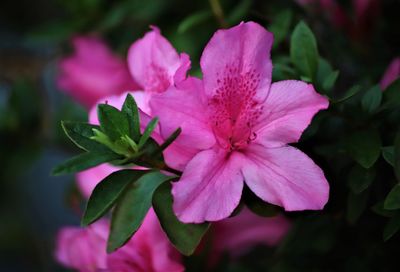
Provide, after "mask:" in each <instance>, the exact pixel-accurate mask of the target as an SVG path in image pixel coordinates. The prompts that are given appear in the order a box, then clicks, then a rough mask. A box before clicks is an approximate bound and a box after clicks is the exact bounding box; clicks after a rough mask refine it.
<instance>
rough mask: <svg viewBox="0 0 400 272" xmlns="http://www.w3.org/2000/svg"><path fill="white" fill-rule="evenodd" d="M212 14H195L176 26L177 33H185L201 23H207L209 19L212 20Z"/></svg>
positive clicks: (201, 12) (206, 11)
mask: <svg viewBox="0 0 400 272" xmlns="http://www.w3.org/2000/svg"><path fill="white" fill-rule="evenodd" d="M212 16H213V14H212V12H211V11H210V10H202V11H198V12H195V13H193V14H191V15H189V16H188V17H186V18H185V19H183V20H182V22H181V23H180V24H179V26H178V33H181V34H182V33H185V32H186V31H188V30H190V29H191V28H193V27H195V26H198V25H200V24H201V23H204V22H207V21H208V20H209V19H210V18H212Z"/></svg>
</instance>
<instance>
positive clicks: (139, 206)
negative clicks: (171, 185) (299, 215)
mask: <svg viewBox="0 0 400 272" xmlns="http://www.w3.org/2000/svg"><path fill="white" fill-rule="evenodd" d="M173 178H174V177H171V176H166V175H164V174H161V173H160V172H157V171H153V172H149V173H147V174H144V175H142V176H141V177H140V178H139V179H137V180H136V181H134V182H133V183H132V184H131V185H130V186H129V187H128V188H127V189H126V190H125V192H124V194H123V195H122V197H121V198H120V199H119V200H118V202H117V204H116V207H115V209H114V212H113V214H112V218H111V229H110V236H109V238H108V244H107V252H109V253H110V252H113V251H115V250H117V249H118V248H120V247H121V246H123V245H124V244H125V243H126V242H127V241H128V240H129V238H131V237H132V235H133V234H134V233H135V232H136V231H137V230H138V228H139V227H140V225H141V224H142V222H143V219H144V218H145V216H146V214H147V212H148V211H149V209H150V207H151V202H152V198H153V193H154V191H155V190H156V189H157V187H158V186H159V185H160V184H162V183H163V182H166V181H169V180H171V179H173Z"/></svg>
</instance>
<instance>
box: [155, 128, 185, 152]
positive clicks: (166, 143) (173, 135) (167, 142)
mask: <svg viewBox="0 0 400 272" xmlns="http://www.w3.org/2000/svg"><path fill="white" fill-rule="evenodd" d="M181 132H182V129H181V128H178V129H176V130H175V131H174V132H172V133H171V135H169V137H168V138H167V139H166V140H165V141H164V142H163V143H162V144H161V145H160V148H159V149H158V150H157V152H162V151H164V150H165V149H166V148H167V147H168V146H170V145H171V144H172V142H173V141H175V140H176V138H178V136H179V135H180V134H181Z"/></svg>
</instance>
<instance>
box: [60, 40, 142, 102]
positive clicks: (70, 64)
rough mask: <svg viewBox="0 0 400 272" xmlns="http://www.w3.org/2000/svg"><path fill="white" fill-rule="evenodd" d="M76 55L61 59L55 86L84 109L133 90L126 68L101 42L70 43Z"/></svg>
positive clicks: (133, 83)
mask: <svg viewBox="0 0 400 272" xmlns="http://www.w3.org/2000/svg"><path fill="white" fill-rule="evenodd" d="M72 44H73V46H74V49H75V53H74V55H72V56H69V57H67V58H65V59H62V60H61V62H60V64H59V68H60V74H59V76H58V82H57V83H58V86H59V88H60V89H62V90H63V91H65V92H66V93H67V94H69V95H71V96H72V97H73V98H74V99H75V100H77V101H78V102H79V103H81V104H82V105H84V106H85V107H87V108H90V107H92V106H93V105H94V104H95V102H97V101H98V100H99V99H100V98H103V97H106V96H109V95H115V94H120V93H122V92H125V91H126V90H136V89H137V88H138V85H137V84H136V83H135V82H134V81H133V80H132V77H131V76H130V74H129V71H128V67H127V65H126V64H125V63H124V61H123V60H122V59H120V58H119V57H117V56H115V55H114V54H113V52H112V51H111V50H110V49H109V48H108V47H107V45H106V44H105V43H104V41H102V40H100V39H98V38H94V37H83V36H82V37H76V38H74V39H73V40H72Z"/></svg>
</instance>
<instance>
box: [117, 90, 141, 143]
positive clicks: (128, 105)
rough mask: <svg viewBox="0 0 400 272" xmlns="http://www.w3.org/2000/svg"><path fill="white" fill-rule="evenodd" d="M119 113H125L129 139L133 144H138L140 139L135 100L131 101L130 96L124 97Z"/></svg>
mask: <svg viewBox="0 0 400 272" xmlns="http://www.w3.org/2000/svg"><path fill="white" fill-rule="evenodd" d="M121 112H123V113H125V114H126V115H127V117H128V125H129V134H128V135H129V137H131V138H132V139H133V140H134V141H135V142H138V141H139V139H140V119H139V110H138V107H137V104H136V102H135V99H133V97H132V95H131V94H128V95H127V96H126V99H125V102H124V104H123V105H122V109H121Z"/></svg>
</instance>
